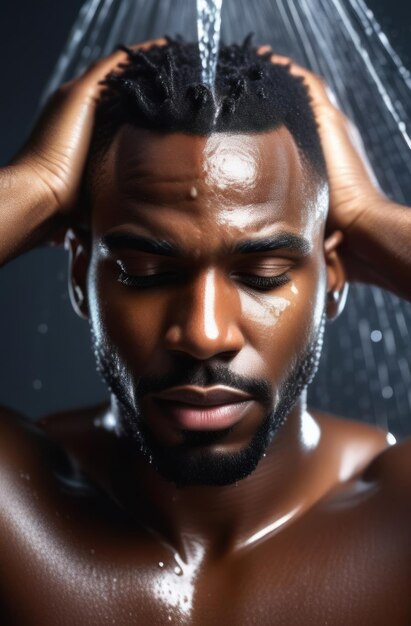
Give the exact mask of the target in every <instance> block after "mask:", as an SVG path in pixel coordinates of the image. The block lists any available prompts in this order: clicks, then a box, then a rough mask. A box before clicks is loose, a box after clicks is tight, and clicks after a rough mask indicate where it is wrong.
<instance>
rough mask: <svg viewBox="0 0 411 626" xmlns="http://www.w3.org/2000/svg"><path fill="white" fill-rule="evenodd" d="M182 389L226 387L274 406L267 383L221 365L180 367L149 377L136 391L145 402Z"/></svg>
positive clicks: (142, 378)
mask: <svg viewBox="0 0 411 626" xmlns="http://www.w3.org/2000/svg"><path fill="white" fill-rule="evenodd" d="M181 385H199V386H201V387H209V386H214V385H225V386H227V387H232V388H233V389H237V390H239V391H244V392H246V393H249V394H250V395H252V396H254V397H255V399H256V400H259V401H260V402H262V403H263V404H266V405H270V404H271V402H272V391H271V385H270V384H269V383H268V382H267V381H266V380H264V379H261V378H251V377H248V376H247V377H246V376H241V375H240V374H236V373H235V372H233V371H232V370H230V369H228V368H227V367H225V366H224V365H218V364H216V365H211V364H209V365H204V364H196V365H176V366H175V367H173V370H172V371H171V372H168V373H165V374H160V375H150V374H147V375H146V376H142V377H141V378H140V379H139V381H138V383H137V386H136V391H137V395H138V396H139V397H140V398H142V397H143V396H145V395H147V394H154V393H159V392H161V391H165V390H166V389H168V388H170V387H179V386H181Z"/></svg>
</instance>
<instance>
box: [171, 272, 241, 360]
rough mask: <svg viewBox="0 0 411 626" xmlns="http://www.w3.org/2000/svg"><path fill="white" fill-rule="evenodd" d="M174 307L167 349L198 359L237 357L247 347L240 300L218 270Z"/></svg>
mask: <svg viewBox="0 0 411 626" xmlns="http://www.w3.org/2000/svg"><path fill="white" fill-rule="evenodd" d="M180 293H181V294H182V295H181V296H180V298H179V300H178V301H177V302H176V301H174V302H173V304H172V307H173V309H172V311H170V316H169V319H170V321H169V322H168V324H167V330H166V334H165V344H166V348H167V349H168V350H171V351H178V352H184V353H186V354H189V355H190V356H192V357H194V358H196V359H210V358H211V357H215V356H217V355H220V356H222V355H224V356H227V355H230V356H231V357H233V356H235V354H236V353H238V352H239V351H240V350H241V348H242V347H243V346H244V336H243V334H242V331H241V329H240V327H239V321H240V316H241V311H240V305H239V298H238V295H236V294H235V293H234V292H233V290H232V289H230V287H229V286H228V285H227V284H226V281H225V279H224V277H223V276H220V275H219V274H218V272H217V271H216V270H215V269H207V270H206V271H204V272H202V273H201V274H200V275H199V276H197V277H196V278H195V279H193V281H192V282H191V283H190V284H189V285H187V288H186V289H185V290H184V291H183V292H180Z"/></svg>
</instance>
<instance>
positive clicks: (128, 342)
mask: <svg viewBox="0 0 411 626" xmlns="http://www.w3.org/2000/svg"><path fill="white" fill-rule="evenodd" d="M116 271H117V270H114V273H113V270H112V269H110V268H107V267H104V263H96V264H95V265H93V264H92V265H91V266H90V271H89V277H88V297H89V305H90V306H89V308H90V321H91V325H92V328H93V331H94V334H95V337H96V339H97V341H98V343H99V344H100V345H102V346H104V347H106V348H108V349H109V350H110V352H111V354H112V356H113V357H114V356H116V358H117V359H120V360H121V362H122V364H123V365H125V366H128V365H130V366H132V369H133V371H135V370H136V368H137V369H138V368H139V367H140V366H143V365H144V363H147V360H148V358H149V356H150V354H151V353H152V351H153V350H154V347H155V345H156V342H157V338H158V337H159V333H160V332H161V330H160V329H161V316H160V314H159V312H160V311H161V310H162V306H161V304H160V302H158V296H157V297H156V296H155V295H147V294H146V295H144V296H142V295H139V296H137V294H136V292H133V291H132V290H131V289H129V288H127V287H124V286H123V285H121V284H120V283H119V282H118V281H117V277H118V276H117V273H116Z"/></svg>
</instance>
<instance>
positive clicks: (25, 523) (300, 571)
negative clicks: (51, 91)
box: [0, 41, 411, 626]
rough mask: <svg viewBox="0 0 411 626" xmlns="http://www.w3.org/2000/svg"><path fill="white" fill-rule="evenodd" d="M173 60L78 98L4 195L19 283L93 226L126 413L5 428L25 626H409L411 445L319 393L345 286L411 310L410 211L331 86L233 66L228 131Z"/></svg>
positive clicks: (176, 55) (111, 65)
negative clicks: (378, 172)
mask: <svg viewBox="0 0 411 626" xmlns="http://www.w3.org/2000/svg"><path fill="white" fill-rule="evenodd" d="M156 44H157V45H154V46H152V44H150V43H149V44H144V45H143V46H140V53H137V52H136V51H134V52H129V53H127V52H125V51H119V52H116V53H115V54H114V55H112V56H111V57H110V58H106V59H104V60H101V61H99V62H98V63H97V64H95V65H94V66H92V67H91V68H90V69H89V70H88V71H87V72H86V73H85V74H84V75H83V76H81V77H80V78H78V79H76V80H73V81H71V82H70V83H68V84H66V85H64V86H63V87H62V88H61V89H60V90H59V91H58V93H57V94H56V95H55V97H54V98H53V99H52V100H51V102H50V104H49V105H48V108H47V109H46V111H45V113H44V115H43V117H42V119H41V120H40V122H39V124H38V126H37V128H36V130H35V132H34V134H33V136H32V137H31V139H30V140H29V142H28V143H27V145H26V146H25V148H24V149H23V150H22V152H21V153H20V154H19V155H18V157H16V159H15V160H14V161H13V162H12V163H11V165H10V166H9V167H7V168H4V169H3V170H1V172H0V195H1V203H0V206H1V209H0V210H1V220H0V229H1V238H0V241H1V250H0V255H1V262H2V263H6V262H7V261H8V260H10V259H12V258H14V257H16V256H17V255H18V254H21V253H22V252H24V251H26V250H28V249H30V248H32V247H34V246H36V245H39V244H41V243H44V242H46V241H50V240H51V239H54V240H58V238H59V233H61V231H62V229H67V227H68V226H70V230H69V231H68V234H67V236H66V246H67V248H69V249H70V257H71V261H70V262H71V282H70V294H71V298H72V302H73V305H74V307H75V309H76V311H77V312H78V313H79V314H80V315H81V316H83V317H85V318H87V319H89V321H90V327H91V331H92V336H93V342H94V347H95V353H96V359H97V364H98V368H99V370H100V372H101V373H102V375H103V377H104V378H105V380H106V382H107V384H108V385H109V387H110V391H111V402H110V405H109V406H100V407H95V408H91V409H85V410H79V411H77V412H70V413H65V414H59V415H53V416H48V417H47V418H44V419H43V420H41V421H40V423H38V424H37V425H36V426H34V425H32V424H30V423H28V421H27V420H25V419H24V417H23V416H20V415H17V414H16V413H14V412H13V411H11V410H9V409H7V408H3V409H2V413H1V421H0V430H1V437H0V446H1V454H0V458H1V466H0V480H1V489H0V499H1V511H2V514H1V529H2V532H1V535H0V542H1V550H0V555H1V557H0V563H1V567H2V569H1V611H2V620H1V623H2V624H18V625H24V626H31V625H33V626H39V625H41V626H46V625H55V624H59V625H60V624H61V625H70V626H73V625H83V624H84V625H87V626H91V625H99V626H100V625H102V624H114V623H115V624H121V625H129V624H139V625H144V626H145V625H147V624H153V625H154V624H156V625H157V624H158V625H163V624H168V623H172V624H194V625H196V626H197V625H209V624H230V625H231V624H232V625H243V624H244V625H254V624H255V625H258V626H261V625H271V624H275V625H277V626H280V625H284V626H290V625H299V624H301V625H304V626H305V625H307V624H313V625H314V624H315V625H325V624H328V625H330V626H337V625H340V624H341V625H344V626H345V625H347V624H349V625H350V626H353V625H357V624H358V625H361V626H364V625H367V626H371V625H372V626H376V625H381V626H387V625H388V624H389V625H390V626H393V625H398V626H400V625H404V626H405V625H406V624H410V623H411V597H410V589H411V572H410V570H411V558H410V557H411V546H410V527H411V504H410V498H409V495H410V488H411V471H410V470H411V467H410V466H411V447H410V441H404V442H402V443H400V444H397V445H390V444H389V439H387V433H386V432H384V431H382V430H381V429H378V428H375V427H371V426H368V425H364V424H361V423H357V422H354V421H349V420H343V419H339V418H336V417H334V416H331V415H325V414H322V413H321V414H320V413H318V412H317V411H308V410H307V407H306V387H307V385H308V384H309V382H310V381H311V379H312V377H313V375H314V373H315V369H316V366H317V362H318V358H319V353H320V349H321V339H322V330H323V325H324V319H325V317H328V318H333V317H335V316H336V315H338V313H339V311H340V310H341V308H342V307H343V305H344V300H345V295H346V287H345V286H346V280H347V279H348V281H363V282H372V283H374V284H377V285H379V286H382V287H384V288H386V289H389V290H391V291H393V292H395V293H396V294H398V295H400V296H401V297H403V298H405V299H408V300H409V299H411V287H410V280H409V276H410V270H411V253H410V245H409V241H410V232H411V211H410V210H409V209H408V208H406V207H401V206H399V205H396V204H394V203H393V202H391V201H389V200H388V199H387V198H386V197H385V196H384V195H383V194H382V192H381V191H380V189H379V188H378V185H377V184H376V182H375V180H374V179H373V176H372V174H371V172H370V170H369V168H368V166H367V163H366V160H365V159H364V158H363V156H362V155H361V149H360V147H359V142H358V136H357V134H356V132H355V129H353V127H352V125H351V124H350V122H349V121H348V120H347V119H346V118H345V117H344V116H343V115H342V113H341V112H340V111H338V110H337V109H336V107H335V106H334V105H333V103H332V102H331V100H330V98H329V96H328V92H327V89H326V87H325V86H324V84H323V83H322V82H321V80H320V79H319V78H318V77H316V76H314V75H312V74H311V73H309V72H308V71H306V70H304V69H302V68H300V67H297V66H296V65H295V64H292V65H291V67H290V68H289V69H287V68H285V67H278V66H280V65H284V64H286V63H288V61H287V59H284V58H282V57H275V56H273V57H271V52H270V51H269V50H268V51H267V50H260V51H259V52H260V56H258V57H257V56H256V54H255V51H253V50H252V49H251V48H250V47H249V46H247V45H246V46H245V47H244V48H237V52H235V54H234V52H233V51H232V50H231V52H230V51H229V50H228V51H227V50H226V51H225V52H224V54H225V55H226V56H225V57H224V58H225V62H226V68H225V72H226V74H225V76H226V75H232V80H231V79H230V81H231V82H230V81H228V82H227V83H224V81H223V80H220V79H221V76H220V78H219V79H218V80H217V93H219V91H218V90H220V94H221V93H222V92H224V89H225V90H226V97H225V99H224V100H223V106H222V108H221V109H220V110H219V111H216V110H215V102H214V100H213V99H212V97H211V94H210V92H208V91H207V89H205V88H204V87H198V86H197V87H195V86H194V87H193V86H191V87H190V88H189V89H188V91H187V94H188V95H187V94H186V95H187V98H188V100H184V98H183V97H182V94H183V92H184V93H185V91H184V89H183V88H182V84H183V83H184V80H186V78H184V77H186V76H187V72H188V74H189V70H188V69H187V67H188V66H190V63H191V64H193V63H194V65H195V61H193V50H192V49H190V47H189V46H187V45H185V44H176V43H172V44H167V45H166V46H164V41H157V42H156ZM142 48H144V49H146V50H145V51H144V54H141V51H142ZM190 50H191V52H190ZM230 54H231V56H230ZM190 55H191V56H190ZM126 59H127V63H128V65H127V68H126V69H124V65H123V67H122V68H121V72H126V73H127V72H128V74H127V75H126V74H121V76H122V78H119V76H120V74H119V75H118V76H117V78H111V79H110V84H109V89H110V94H111V95H110V97H108V96H107V97H106V98H105V99H103V100H104V102H105V104H99V105H98V107H97V112H96V102H97V101H98V100H99V98H100V94H101V89H102V86H101V83H100V81H101V80H102V79H103V78H104V77H105V76H106V75H107V73H108V72H109V71H112V70H114V69H115V68H117V70H118V72H120V69H118V67H117V66H118V63H120V62H123V63H124V62H125V61H126ZM184 59H185V60H184ZM187 59H188V60H187ZM230 59H231V61H232V60H233V59H234V61H233V63H232V65H231V66H230V63H231V61H230ZM271 61H273V62H274V63H271ZM133 64H134V66H133ZM185 64H188V65H187V66H186V65H185ZM233 65H234V66H235V67H234V69H233V67H232V66H233ZM132 66H133V67H134V68H137V69H134V70H133V69H130V67H132ZM230 68H231V69H230ZM133 72H134V75H133ZM230 72H231V74H230ZM131 75H133V76H134V78H135V76H137V75H138V76H140V78H137V81H138V80H140V83H138V85H137V87H136V84H135V83H134V82H133V81H134V78H133V76H131ZM143 75H144V76H143ZM127 76H128V78H127ZM130 76H131V78H130ZM141 76H143V78H141ZM144 77H145V78H144ZM244 77H245V78H244ZM298 77H303V79H304V82H305V85H306V86H307V87H308V89H309V92H310V95H311V99H312V100H311V104H312V109H313V111H314V114H315V117H316V119H317V123H318V126H319V128H318V130H319V137H320V140H321V144H322V150H323V154H324V157H325V165H324V161H323V157H322V153H321V150H320V149H319V145H320V141H319V139H318V136H317V131H316V129H315V124H314V123H313V118H312V112H311V109H310V106H309V104H308V99H307V95H306V92H305V89H304V88H303V87H302V82H301V80H297V78H298ZM179 81H180V82H179ZM187 81H188V83H190V81H191V79H190V77H189V78H187ZM276 81H277V82H276ZM191 82H192V81H191ZM223 83H224V84H223ZM170 85H171V86H170ZM176 85H177V87H178V89H177V87H176ZM270 85H274V87H275V90H276V91H275V93H276V94H277V95H278V97H277V95H276V97H273V96H272V94H271V92H270V89H271V87H270ZM147 94H148V95H147ZM270 94H271V95H270ZM250 98H251V100H250ZM187 102H188V104H187ZM153 103H154V104H153ZM278 103H279V104H278ZM154 105H156V106H157V109H156V108H155V106H154ZM189 105H190V106H191V107H192V112H191V122H192V126H191V127H190V128H191V130H190V131H188V130H187V126H186V125H185V124H186V118H187V116H188V113H187V112H186V110H185V109H184V107H185V106H187V107H188V106H189ZM104 107H105V113H104ZM110 107H111V108H110ZM213 107H214V108H213ZM247 107H248V111H247ZM99 111H103V113H104V115H105V118H104V115H103V113H101V114H99ZM193 111H194V113H193ZM207 111H208V113H207ZM210 111H211V113H210ZM107 112H108V114H107ZM250 112H251V113H250ZM99 115H100V117H99ZM133 116H134V118H135V120H134V122H132V121H131V120H132V118H133ZM210 116H211V117H210ZM224 116H225V117H224ZM264 116H265V117H264ZM310 116H311V117H310ZM134 118H133V119H134ZM223 118H224V119H223ZM271 118H272V119H271ZM104 119H105V122H104ZM210 119H211V123H212V122H213V121H214V122H215V120H217V131H218V132H215V130H214V131H213V132H206V129H207V124H210ZM267 119H268V122H267ZM94 120H96V124H95V128H96V132H97V130H98V127H99V124H100V125H101V124H103V122H104V123H105V124H106V128H105V131H104V132H103V133H100V135H99V137H100V138H99V140H97V139H96V137H95V136H94V135H93V130H92V129H93V122H94ZM107 120H108V121H107ZM113 120H114V121H113ZM170 120H171V122H170ZM193 120H194V121H193ZM221 120H223V121H221ZM224 120H225V121H224ZM244 120H245V121H244ZM264 120H265V121H264ZM167 124H169V126H168V127H167ZM218 124H220V128H218ZM224 124H225V126H224ZM264 124H265V126H264ZM259 125H260V126H259ZM261 125H263V126H261ZM224 128H225V130H224ZM184 129H185V130H184ZM229 129H231V132H228V130H229ZM100 130H101V128H100ZM97 135H98V132H97ZM90 146H91V148H90ZM90 150H91V154H90V156H89V159H88V161H87V155H89V152H90ZM86 163H88V165H87V167H86ZM325 167H326V170H325ZM85 171H86V174H84V172H85ZM327 179H328V183H327ZM83 180H85V183H84V185H82V184H81V183H82V181H83ZM84 189H85V191H84ZM328 191H329V193H328ZM328 207H329V214H328V220H326V217H327V210H328ZM336 366H338V363H337V364H336ZM353 375H355V373H354V372H353Z"/></svg>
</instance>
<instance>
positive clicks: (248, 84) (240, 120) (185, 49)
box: [91, 36, 325, 177]
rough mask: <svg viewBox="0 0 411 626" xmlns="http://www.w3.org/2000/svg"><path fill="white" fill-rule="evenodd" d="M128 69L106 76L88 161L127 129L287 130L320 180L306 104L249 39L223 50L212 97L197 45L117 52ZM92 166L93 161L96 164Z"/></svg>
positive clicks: (297, 83)
mask: <svg viewBox="0 0 411 626" xmlns="http://www.w3.org/2000/svg"><path fill="white" fill-rule="evenodd" d="M121 47H122V48H123V49H124V50H125V51H126V53H127V62H126V63H124V64H122V65H120V68H119V71H115V72H113V73H111V74H109V75H108V76H107V77H106V79H105V81H104V83H105V86H106V89H105V90H104V91H103V94H102V97H101V101H100V103H99V105H98V107H97V112H96V124H95V132H94V137H93V141H92V150H91V155H93V156H96V153H98V152H102V151H104V149H106V148H107V147H108V145H109V144H110V141H111V140H112V138H113V136H114V135H115V133H116V132H117V130H118V129H119V128H120V127H121V126H122V125H124V124H131V125H133V126H135V127H138V128H144V129H147V130H153V131H158V132H164V133H171V132H182V133H190V134H195V135H209V134H210V133H212V132H231V133H261V132H264V131H268V130H272V129H275V128H277V127H280V126H285V127H286V128H287V129H288V130H289V132H290V133H291V134H292V136H293V138H294V141H295V143H296V145H297V147H298V149H299V151H300V154H301V156H302V158H303V160H304V161H305V162H308V163H309V164H310V165H311V166H312V168H313V170H314V171H315V172H316V173H317V174H319V175H320V176H321V177H325V164H324V157H323V153H322V149H321V144H320V139H319V135H318V130H317V125H316V122H315V119H314V115H313V112H312V109H311V106H310V98H309V95H308V92H307V89H306V87H305V85H304V83H303V81H302V79H300V78H297V77H295V76H293V75H292V74H291V73H290V71H289V67H287V66H284V65H278V64H277V65H276V64H273V63H272V62H271V61H270V56H271V54H270V53H267V54H265V55H259V54H257V48H255V47H254V46H253V45H252V38H251V36H248V37H247V38H246V39H245V41H244V42H243V43H242V44H240V45H238V44H232V45H229V46H227V45H221V46H220V50H219V56H218V63H217V72H216V80H215V89H214V94H213V92H212V90H211V89H210V88H209V87H208V86H207V85H205V84H204V83H203V82H202V81H201V64H200V56H199V50H198V44H195V43H187V42H185V41H183V40H182V39H181V38H177V39H171V38H167V44H166V45H164V46H153V47H151V48H150V49H148V50H146V51H144V52H143V51H142V50H132V49H130V48H127V47H125V46H121ZM93 160H94V159H93Z"/></svg>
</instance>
